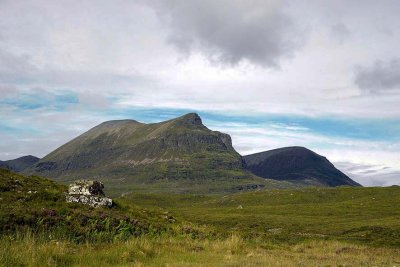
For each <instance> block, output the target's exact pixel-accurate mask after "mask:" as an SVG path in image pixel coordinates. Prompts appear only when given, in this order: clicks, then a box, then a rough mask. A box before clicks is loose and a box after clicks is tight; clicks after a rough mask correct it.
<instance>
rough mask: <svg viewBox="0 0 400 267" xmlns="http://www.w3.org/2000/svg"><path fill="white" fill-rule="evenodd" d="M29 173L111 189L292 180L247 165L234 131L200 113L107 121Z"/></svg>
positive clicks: (204, 189) (206, 189)
mask: <svg viewBox="0 0 400 267" xmlns="http://www.w3.org/2000/svg"><path fill="white" fill-rule="evenodd" d="M25 173H27V174H37V175H41V176H46V177H51V178H54V179H56V180H57V181H61V182H64V183H67V182H71V181H73V180H76V179H81V178H85V179H96V180H101V181H103V182H104V183H105V184H107V188H109V191H108V192H107V193H108V194H111V195H117V194H122V193H126V192H131V191H141V192H144V191H150V192H159V191H164V192H165V191H167V192H179V193H181V192H191V193H213V192H232V191H240V190H246V189H256V188H261V187H265V186H270V187H286V186H290V185H289V184H288V183H286V184H285V183H280V182H277V181H273V180H264V179H262V178H259V177H256V176H255V175H253V174H252V173H250V172H248V171H246V170H245V168H244V162H243V160H242V157H241V156H240V155H239V153H237V152H236V151H235V150H234V148H233V147H232V141H231V138H230V136H229V135H227V134H224V133H220V132H216V131H211V130H209V129H208V128H207V127H206V126H204V125H203V123H202V120H201V118H200V117H199V116H198V115H197V114H195V113H190V114H186V115H184V116H182V117H179V118H176V119H173V120H168V121H165V122H160V123H152V124H145V123H140V122H138V121H135V120H117V121H108V122H104V123H102V124H100V125H98V126H96V127H94V128H92V129H90V130H89V131H87V132H86V133H84V134H82V135H81V136H79V137H77V138H75V139H73V140H72V141H70V142H68V143H66V144H65V145H63V146H61V147H60V148H58V149H56V150H55V151H53V152H51V153H50V154H48V155H47V156H45V157H44V158H43V159H41V160H40V161H39V162H38V163H37V164H35V165H34V166H33V167H32V168H30V169H28V170H27V171H26V172H25Z"/></svg>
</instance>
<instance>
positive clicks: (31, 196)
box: [0, 170, 400, 266]
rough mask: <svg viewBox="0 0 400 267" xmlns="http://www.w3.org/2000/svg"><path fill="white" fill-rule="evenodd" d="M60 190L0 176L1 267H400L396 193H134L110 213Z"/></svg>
mask: <svg viewBox="0 0 400 267" xmlns="http://www.w3.org/2000/svg"><path fill="white" fill-rule="evenodd" d="M209 186H212V185H209ZM65 190H66V187H65V186H64V185H59V184H57V183H55V182H53V181H50V180H47V179H43V178H40V177H36V176H31V177H24V176H21V175H18V174H15V173H12V172H10V171H6V170H0V248H1V249H0V266H294V265H295V266H398V265H400V220H399V219H400V210H399V209H398V208H397V207H399V204H400V187H387V188H355V187H341V188H304V189H296V190H266V191H258V192H245V193H236V194H227V195H193V194H165V193H157V194H139V193H134V194H129V195H126V196H124V197H121V198H118V199H115V202H116V205H115V206H114V207H113V208H111V209H107V208H91V207H87V206H84V205H80V204H70V203H66V202H65ZM29 192H30V193H29Z"/></svg>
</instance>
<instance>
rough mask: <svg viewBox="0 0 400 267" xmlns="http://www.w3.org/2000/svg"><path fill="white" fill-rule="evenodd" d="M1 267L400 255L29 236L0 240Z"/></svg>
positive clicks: (346, 248) (387, 260) (365, 260)
mask: <svg viewBox="0 0 400 267" xmlns="http://www.w3.org/2000/svg"><path fill="white" fill-rule="evenodd" d="M0 246H1V248H2V249H0V266H96V267H97V266H398V264H400V253H399V252H400V250H399V249H394V248H373V247H368V246H363V245H355V244H349V243H346V242H338V241H305V242H300V243H298V244H296V245H285V244H281V245H272V244H270V243H268V242H249V241H247V240H244V239H242V238H240V237H239V236H237V235H232V236H229V237H228V238H225V239H216V240H208V239H192V238H187V237H186V238H182V237H148V236H141V237H135V238H130V239H128V240H125V241H114V242H112V243H84V244H77V243H74V242H70V241H66V240H57V239H52V240H49V239H48V237H46V236H42V235H32V234H30V233H29V232H28V233H26V234H23V235H19V236H17V237H16V238H14V239H10V238H8V237H3V238H1V239H0Z"/></svg>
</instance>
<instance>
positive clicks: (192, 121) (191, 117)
mask: <svg viewBox="0 0 400 267" xmlns="http://www.w3.org/2000/svg"><path fill="white" fill-rule="evenodd" d="M175 121H176V122H178V123H179V124H181V125H197V126H203V122H202V120H201V118H200V116H199V115H198V114H197V113H188V114H186V115H183V116H181V117H179V118H177V119H175Z"/></svg>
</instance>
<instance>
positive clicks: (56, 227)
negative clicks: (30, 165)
mask: <svg viewBox="0 0 400 267" xmlns="http://www.w3.org/2000/svg"><path fill="white" fill-rule="evenodd" d="M66 191H67V187H66V186H65V185H61V184H58V183H56V182H54V181H51V180H48V179H45V178H41V177H38V176H30V177H27V176H23V175H20V174H17V173H14V172H11V171H9V170H5V169H0V238H1V237H2V235H4V234H11V235H12V234H15V233H17V232H19V233H23V232H24V231H27V230H28V231H32V232H34V233H39V234H41V233H45V236H53V238H61V239H64V238H66V239H68V240H73V241H74V242H82V241H107V242H109V241H112V240H116V239H125V238H128V237H130V236H139V235H142V234H149V233H152V234H161V233H167V232H169V233H172V232H174V231H180V228H179V227H180V226H179V225H178V222H177V220H176V219H175V218H173V217H172V216H166V215H165V214H163V213H160V212H155V211H152V210H151V209H150V210H149V209H142V208H140V207H138V206H135V205H127V206H125V205H121V204H120V203H118V201H116V204H115V205H114V206H113V207H112V208H106V207H100V208H92V207H89V206H86V205H83V204H77V203H67V202H66V200H65V197H66V194H65V193H66ZM172 228H174V229H175V230H173V229H172Z"/></svg>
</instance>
